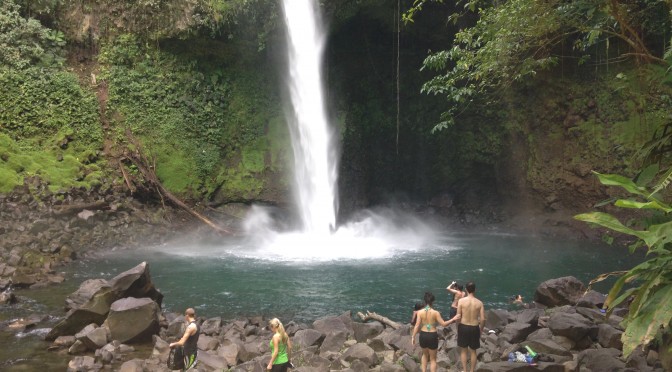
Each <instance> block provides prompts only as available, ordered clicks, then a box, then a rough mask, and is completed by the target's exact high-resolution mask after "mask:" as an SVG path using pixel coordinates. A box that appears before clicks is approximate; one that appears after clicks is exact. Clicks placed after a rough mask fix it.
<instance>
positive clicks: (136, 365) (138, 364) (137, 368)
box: [119, 359, 144, 372]
mask: <svg viewBox="0 0 672 372" xmlns="http://www.w3.org/2000/svg"><path fill="white" fill-rule="evenodd" d="M143 364H144V361H143V360H142V359H131V360H127V361H125V362H124V363H122V364H121V366H120V367H119V372H144V369H143V368H142V365H143Z"/></svg>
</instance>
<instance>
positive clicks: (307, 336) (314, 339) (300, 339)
mask: <svg viewBox="0 0 672 372" xmlns="http://www.w3.org/2000/svg"><path fill="white" fill-rule="evenodd" d="M324 337H325V335H324V334H323V333H322V332H319V331H316V330H314V329H302V330H300V331H298V332H296V334H295V335H294V337H293V338H292V342H293V343H294V344H295V345H296V346H297V347H298V348H304V347H309V346H314V345H316V346H319V345H320V344H321V343H322V340H324Z"/></svg>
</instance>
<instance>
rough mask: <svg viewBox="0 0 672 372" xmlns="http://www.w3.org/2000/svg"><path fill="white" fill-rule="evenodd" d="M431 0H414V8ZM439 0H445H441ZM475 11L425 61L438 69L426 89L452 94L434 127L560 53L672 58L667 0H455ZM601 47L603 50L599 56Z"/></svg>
mask: <svg viewBox="0 0 672 372" xmlns="http://www.w3.org/2000/svg"><path fill="white" fill-rule="evenodd" d="M427 2H428V0H417V1H416V2H415V3H414V5H413V7H412V8H411V9H410V10H408V11H407V12H406V14H405V17H404V19H405V20H406V21H407V23H408V22H412V21H413V16H414V15H415V14H416V13H417V11H418V10H420V9H422V6H423V5H424V4H425V3H427ZM439 2H442V1H440V0H439ZM459 4H461V5H462V6H463V7H464V9H465V12H463V13H455V14H453V15H452V16H451V17H450V18H449V21H453V22H457V21H458V20H459V19H460V18H461V17H464V16H465V15H466V14H472V15H473V14H476V15H477V18H476V19H477V20H476V21H475V23H474V24H473V25H471V26H470V27H466V28H463V29H461V30H460V31H459V32H457V33H456V35H455V39H454V43H453V45H452V47H450V48H448V49H445V50H440V51H437V52H433V53H431V54H430V55H429V56H428V57H427V58H426V59H425V61H424V64H423V69H428V70H432V71H435V72H436V73H437V75H435V76H434V77H433V78H431V79H430V80H429V81H427V82H426V83H425V84H424V86H423V89H422V90H423V92H426V93H428V94H435V95H444V96H446V97H447V99H448V101H449V103H450V105H449V107H448V109H447V110H446V111H445V112H444V114H443V116H442V120H441V122H440V123H439V124H438V125H437V126H436V127H435V129H442V128H445V127H447V126H448V125H450V124H452V123H453V120H454V116H455V114H456V112H457V111H458V108H459V107H460V106H463V105H465V104H467V103H468V102H471V101H472V100H474V99H476V98H477V97H479V98H480V99H483V98H485V99H497V94H496V93H497V92H499V91H501V90H502V89H505V88H508V87H510V86H512V85H514V84H524V83H525V82H526V81H528V80H529V79H531V78H532V77H534V76H535V75H536V74H537V73H538V72H540V71H542V70H547V69H550V68H552V67H554V66H556V65H557V64H558V63H559V62H560V61H564V60H567V61H570V62H572V63H576V64H585V63H617V62H625V61H634V62H637V63H645V64H646V63H656V64H661V65H664V66H668V65H669V60H670V53H669V49H668V50H667V51H666V50H665V47H666V45H667V44H668V40H667V38H669V30H670V4H669V2H667V1H664V0H645V1H618V0H599V1H587V0H579V1H563V0H549V1H535V0H510V1H504V2H501V1H494V2H492V1H479V0H470V1H469V0H468V1H462V2H458V5H459ZM598 55H599V56H600V57H601V58H600V59H598V58H597V57H598Z"/></svg>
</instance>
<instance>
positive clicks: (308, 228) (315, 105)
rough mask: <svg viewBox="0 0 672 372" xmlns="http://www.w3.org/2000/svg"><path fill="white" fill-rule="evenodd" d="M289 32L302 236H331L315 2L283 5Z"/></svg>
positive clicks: (330, 158)
mask: <svg viewBox="0 0 672 372" xmlns="http://www.w3.org/2000/svg"><path fill="white" fill-rule="evenodd" d="M282 5H283V10H284V14H285V25H286V27H287V58H288V75H287V85H288V86H287V87H288V90H289V95H290V97H291V103H292V110H288V118H287V121H288V123H289V127H290V133H291V136H292V148H293V150H294V176H295V190H294V192H295V197H296V200H297V207H298V209H299V214H300V218H301V222H302V224H303V232H304V233H311V234H318V235H328V234H330V233H331V232H332V231H333V230H335V228H336V213H337V210H336V209H337V203H336V179H337V154H336V151H335V149H334V144H333V143H332V142H333V138H332V133H331V130H330V128H329V122H328V120H327V114H326V109H325V103H324V89H323V86H322V71H321V66H322V53H323V50H324V41H325V38H324V32H323V30H322V29H321V26H322V22H321V17H320V14H319V8H318V5H317V4H316V1H315V0H283V4H282Z"/></svg>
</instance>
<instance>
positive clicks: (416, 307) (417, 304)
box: [413, 302, 424, 310]
mask: <svg viewBox="0 0 672 372" xmlns="http://www.w3.org/2000/svg"><path fill="white" fill-rule="evenodd" d="M423 306H424V305H423V304H422V302H416V303H415V306H413V309H414V310H421V309H422V307H423Z"/></svg>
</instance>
